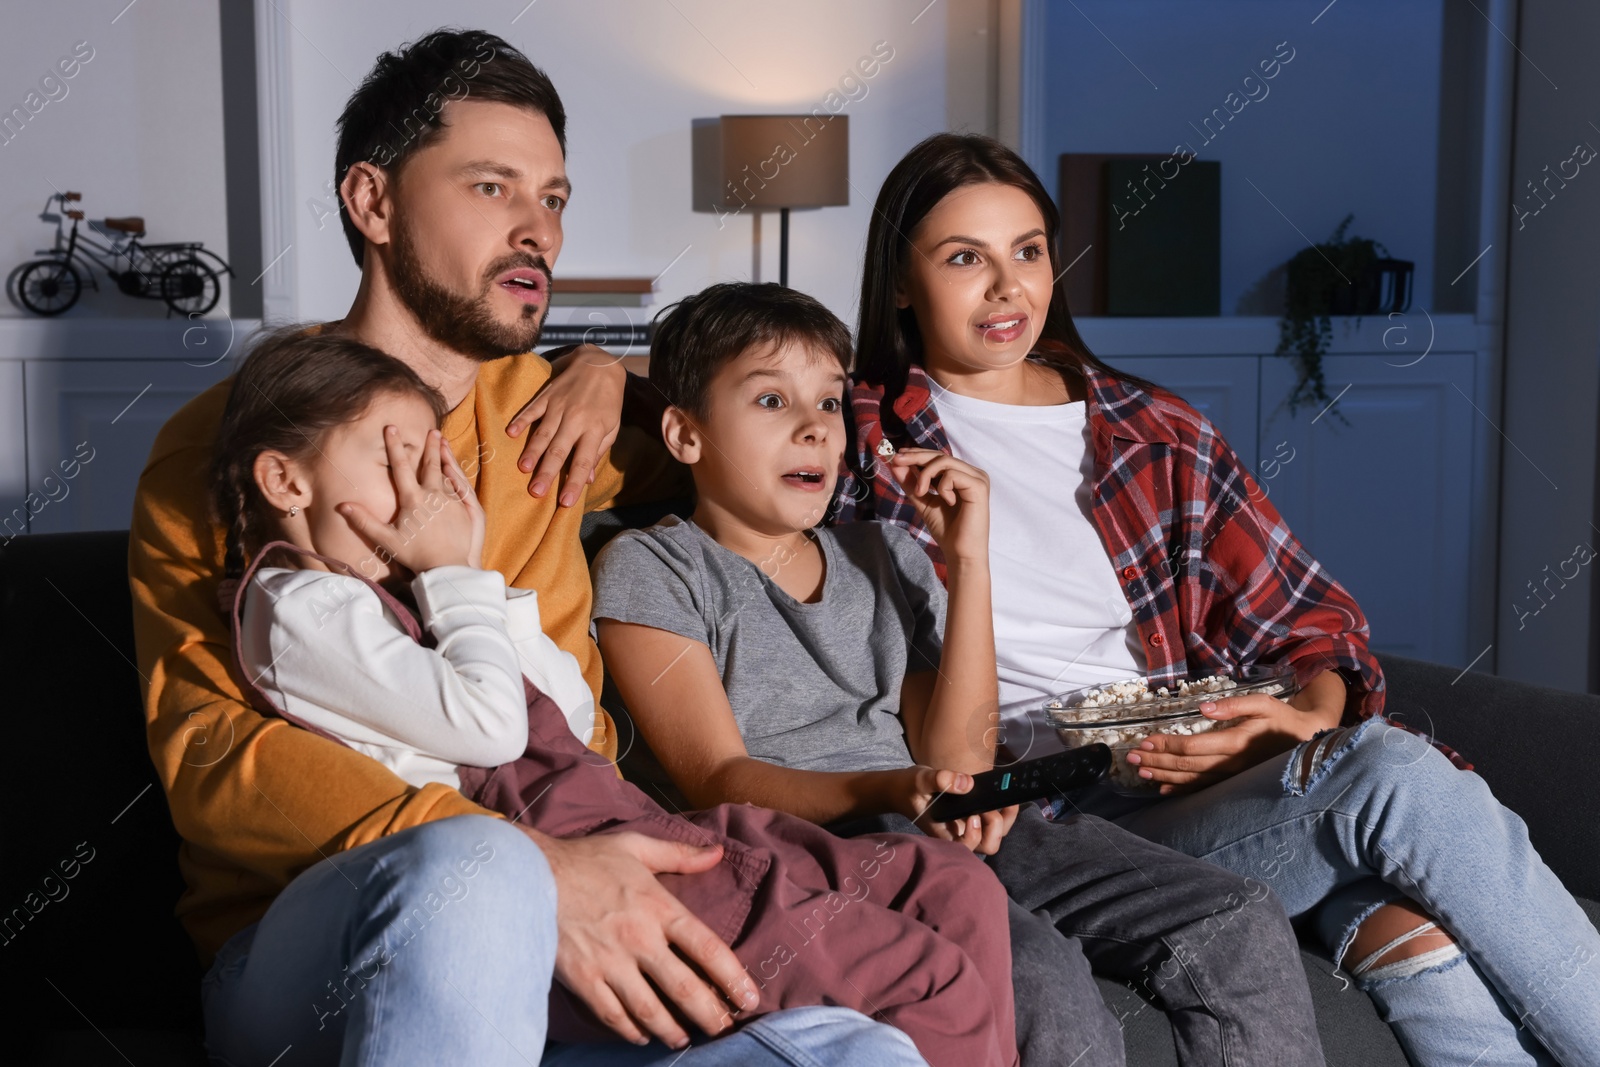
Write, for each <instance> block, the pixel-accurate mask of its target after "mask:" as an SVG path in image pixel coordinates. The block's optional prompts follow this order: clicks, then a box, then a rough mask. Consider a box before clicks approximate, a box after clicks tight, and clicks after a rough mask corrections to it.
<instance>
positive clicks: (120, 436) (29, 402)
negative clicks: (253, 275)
mask: <svg viewBox="0 0 1600 1067" xmlns="http://www.w3.org/2000/svg"><path fill="white" fill-rule="evenodd" d="M259 325H260V324H259V323H258V322H255V321H252V320H245V319H240V320H229V319H204V320H194V321H187V320H184V319H177V318H174V319H73V318H71V317H70V316H69V317H67V318H63V319H37V318H27V319H0V542H4V541H5V540H6V539H7V538H9V537H13V536H16V535H18V534H20V533H23V532H29V533H61V532H67V531H73V530H120V529H126V528H127V526H128V520H129V517H130V515H131V514H132V511H133V492H134V488H135V487H136V486H137V484H138V481H139V474H140V473H141V472H142V471H143V470H144V464H145V460H146V458H148V456H149V454H150V446H151V445H152V444H154V443H155V439H156V434H157V433H158V432H159V431H160V429H161V427H162V425H163V424H165V423H166V421H167V419H168V418H170V417H171V416H172V414H173V413H174V412H176V411H177V410H178V409H179V408H180V407H182V406H183V405H184V404H186V403H188V401H189V400H190V398H192V397H194V396H195V395H196V394H198V393H201V392H203V391H204V390H205V389H207V388H209V387H210V386H211V385H212V384H213V383H215V382H218V381H220V380H222V379H223V378H225V377H227V375H228V374H230V373H231V372H232V370H233V368H234V366H235V364H236V361H237V357H238V355H239V353H240V351H242V350H243V349H244V347H245V340H246V338H247V337H249V336H250V334H251V332H252V331H253V330H255V328H256V327H257V326H259Z"/></svg>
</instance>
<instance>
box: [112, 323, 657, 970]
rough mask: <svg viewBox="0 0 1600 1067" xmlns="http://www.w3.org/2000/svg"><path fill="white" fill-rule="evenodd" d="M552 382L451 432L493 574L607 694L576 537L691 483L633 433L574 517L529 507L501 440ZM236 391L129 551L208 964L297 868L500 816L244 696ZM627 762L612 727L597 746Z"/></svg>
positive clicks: (485, 377)
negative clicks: (226, 567)
mask: <svg viewBox="0 0 1600 1067" xmlns="http://www.w3.org/2000/svg"><path fill="white" fill-rule="evenodd" d="M549 377H550V365H549V364H548V363H546V362H545V361H544V360H543V359H541V358H539V357H538V356H535V355H531V354H530V355H525V356H516V357H512V358H508V359H502V360H497V361H494V362H491V363H487V364H485V365H484V366H483V367H482V368H481V370H480V371H479V374H478V379H477V383H476V385H475V387H474V389H473V391H472V392H471V393H470V394H469V395H468V396H467V397H466V399H465V400H463V401H462V402H461V403H460V404H459V405H457V406H456V408H455V409H454V410H453V411H451V412H450V413H449V414H448V415H447V416H446V417H445V422H444V427H443V431H444V437H445V440H446V441H447V442H448V443H449V445H450V448H451V450H452V451H453V452H454V453H455V456H456V458H457V459H458V460H460V462H461V466H462V469H463V470H465V471H466V472H467V474H468V476H469V477H471V478H472V479H473V482H474V486H475V488H476V490H477V494H478V498H479V499H480V500H481V501H482V503H483V507H484V511H485V512H486V513H487V515H488V531H487V535H486V538H485V541H484V547H483V564H484V567H486V568H487V569H490V570H496V571H499V572H500V573H501V574H502V575H503V576H504V577H505V579H506V582H507V583H508V584H510V585H512V586H515V587H518V588H522V589H537V590H538V592H539V611H540V615H541V617H542V621H543V623H544V627H545V632H546V633H548V634H549V635H550V637H551V638H552V639H553V640H554V641H555V642H556V644H558V645H560V646H561V647H562V648H563V649H565V650H567V651H568V652H571V653H572V654H573V655H574V656H576V657H577V659H578V663H579V664H580V666H582V668H583V673H584V677H585V679H586V680H587V681H588V682H589V685H590V687H591V688H592V689H593V690H594V691H595V701H596V705H597V706H598V704H599V696H600V681H601V668H600V652H599V649H597V648H596V647H595V644H594V642H593V641H592V640H591V639H590V638H589V606H590V599H591V591H590V586H589V569H588V565H587V562H586V560H585V559H584V554H583V548H582V545H581V544H580V542H579V539H578V533H579V525H580V523H581V522H582V519H583V515H584V513H585V512H586V511H592V510H597V509H600V508H605V507H609V506H610V505H611V504H612V503H614V502H616V500H617V498H618V494H619V493H620V492H621V490H622V486H623V474H622V471H623V470H624V469H626V470H628V472H629V475H628V477H629V480H630V482H636V483H637V484H639V485H641V486H645V487H648V488H650V489H651V490H653V491H654V492H653V493H652V494H651V495H656V496H666V495H669V494H670V493H672V492H681V491H682V490H683V488H684V487H685V486H686V485H687V482H686V480H683V479H682V468H677V470H676V472H674V473H671V474H670V475H669V468H670V467H672V466H675V465H673V464H672V462H671V460H670V459H669V458H668V457H667V455H666V451H665V449H663V448H662V447H661V445H660V443H659V442H658V441H654V440H652V439H651V438H650V437H648V436H647V435H646V434H644V433H642V432H640V431H638V430H633V429H629V428H624V430H623V431H622V433H621V434H620V435H619V436H618V438H617V442H616V444H615V445H614V446H613V447H612V449H611V452H610V454H609V455H608V456H607V457H606V458H605V459H604V460H603V461H602V462H601V464H600V467H599V469H598V470H597V471H596V473H595V480H594V484H593V485H590V486H588V487H587V490H586V492H585V493H584V495H582V496H580V498H579V500H578V503H577V504H576V505H575V506H573V507H570V508H562V507H558V506H557V504H556V497H557V490H558V488H559V486H557V487H553V488H552V489H551V490H550V491H549V492H547V493H546V494H545V495H544V497H543V498H542V499H539V498H535V497H532V496H530V495H529V494H528V491H527V486H528V479H529V476H528V475H527V474H524V473H523V472H522V471H520V470H518V469H517V458H518V456H519V455H521V452H522V443H523V440H524V439H525V437H526V435H524V437H522V438H515V439H513V438H510V437H507V436H506V434H505V426H506V424H507V423H509V422H510V421H511V419H512V417H513V416H514V415H515V414H516V412H517V411H518V410H519V409H520V408H521V407H522V405H523V404H525V403H526V402H527V401H528V400H529V399H530V398H531V397H532V396H533V395H534V394H535V393H536V392H537V391H538V390H539V388H540V387H541V386H542V385H544V383H545V382H546V381H547V380H548V378H549ZM232 384H233V379H232V378H229V379H228V380H226V381H223V382H219V383H218V384H217V385H215V386H213V387H212V388H210V389H208V390H206V391H205V392H204V393H202V394H200V395H199V396H197V397H195V398H194V399H193V400H191V401H190V402H189V403H188V404H186V405H184V407H183V408H182V409H181V410H180V411H179V412H178V413H177V414H175V415H173V417H172V418H171V420H169V421H168V422H167V424H166V425H165V426H164V427H162V430H161V433H160V434H159V435H158V436H157V438H156V442H155V445H154V447H153V448H152V449H151V452H150V459H149V462H148V463H147V464H146V465H145V469H144V472H143V474H141V475H140V478H139V487H138V493H137V495H136V497H135V500H134V507H133V518H132V523H131V527H132V528H131V537H130V544H129V553H128V574H129V583H130V585H131V587H132V591H133V616H134V636H135V641H136V644H137V647H138V658H139V671H140V673H141V674H142V675H143V676H144V679H145V681H144V683H143V686H144V698H145V720H146V728H147V733H148V739H149V744H150V755H151V758H152V759H153V760H154V761H155V766H156V771H157V773H158V774H159V775H160V776H161V781H162V784H163V785H164V786H165V787H166V790H167V802H168V804H169V805H170V807H171V809H172V818H173V821H174V823H175V824H176V826H177V829H178V833H179V835H180V836H182V838H183V842H184V843H183V845H182V847H181V849H180V851H179V857H178V862H179V866H180V868H181V869H182V871H183V875H184V879H185V881H186V882H187V883H188V890H187V891H186V892H185V893H184V895H183V897H182V899H181V900H180V901H179V903H178V916H179V918H180V919H181V920H182V922H183V924H184V926H185V928H186V929H187V930H188V931H189V933H190V936H192V937H193V938H194V940H195V943H196V945H197V946H198V948H199V950H200V954H201V956H202V958H203V959H205V960H206V961H208V962H209V960H210V958H211V957H212V956H213V955H214V954H215V952H216V950H217V949H218V948H220V947H221V945H222V943H223V942H224V941H226V940H227V939H228V938H229V937H231V936H232V935H233V934H235V933H236V932H238V931H239V930H242V929H243V928H244V927H246V926H248V925H249V924H250V923H252V922H255V921H256V920H257V919H259V918H260V917H261V916H262V914H263V913H264V912H265V911H266V910H267V906H268V905H269V904H271V903H272V900H273V898H274V897H275V896H277V894H278V893H279V892H280V891H281V890H282V889H283V888H284V887H285V886H287V885H288V884H289V882H290V881H291V880H292V879H293V878H294V877H295V876H296V875H298V874H299V873H300V872H301V871H304V870H305V869H306V868H308V867H310V866H311V865H312V864H314V863H316V862H317V861H318V860H320V859H323V858H325V857H327V856H331V855H333V854H334V853H336V852H340V851H343V850H344V849H348V848H354V847H355V846H357V845H362V844H365V843H367V842H369V841H373V840H376V839H377V838H379V837H382V836H383V835H385V834H390V833H394V832H395V831H397V830H404V829H407V828H409V827H412V826H417V825H419V824H421V823H424V822H428V821H429V820H432V819H442V818H447V817H449V816H452V815H461V814H467V813H476V814H493V813H492V812H489V811H487V810H486V809H484V808H481V807H479V806H478V805H476V804H474V803H472V802H471V801H469V800H467V799H466V798H465V797H463V796H462V795H461V794H460V793H459V792H457V791H456V790H454V789H451V788H449V787H447V786H442V785H427V786H424V787H422V788H420V789H416V788H413V787H411V786H409V785H407V784H406V783H405V782H404V781H402V780H401V779H400V778H398V777H397V776H395V774H393V773H392V772H391V771H390V770H388V769H387V768H386V767H384V766H383V765H382V764H380V763H378V762H377V761H376V760H373V759H369V758H368V757H366V756H363V755H361V754H360V753H357V752H355V751H353V750H351V749H348V748H345V747H343V746H340V745H338V744H335V743H334V742H332V741H328V740H325V739H324V738H321V737H318V736H317V735H315V734H313V733H310V732H308V731H306V730H301V729H299V728H297V727H294V726H291V725H290V724H289V723H287V722H284V721H283V720H282V719H278V718H272V717H266V716H263V715H261V714H260V713H259V712H257V711H256V710H255V709H254V708H253V707H252V706H250V705H249V704H248V703H247V702H246V701H245V699H244V698H243V696H242V694H241V690H240V688H239V685H238V683H237V681H236V676H235V674H234V673H233V667H232V662H233V652H232V644H231V639H230V632H229V628H228V624H227V622H226V620H225V619H224V618H223V616H222V615H221V613H220V612H219V610H218V608H217V599H216V594H217V584H218V582H219V581H220V579H221V574H222V556H223V531H222V529H221V527H219V526H218V525H217V524H216V523H215V522H214V521H213V520H212V519H211V518H210V513H209V507H208V497H207V477H208V470H209V465H210V462H211V454H212V443H213V441H214V440H215V437H216V432H217V428H218V424H219V423H220V421H221V418H222V410H223V407H224V405H225V404H226V402H227V398H228V391H229V389H230V388H231V387H232ZM592 747H594V748H595V749H596V750H597V751H600V752H603V753H604V754H606V755H607V756H608V757H614V755H615V750H616V739H615V736H614V731H613V729H612V727H611V723H610V720H609V719H607V720H606V721H605V723H604V724H603V725H602V728H601V729H600V730H599V731H597V733H596V735H595V741H594V743H593V745H592Z"/></svg>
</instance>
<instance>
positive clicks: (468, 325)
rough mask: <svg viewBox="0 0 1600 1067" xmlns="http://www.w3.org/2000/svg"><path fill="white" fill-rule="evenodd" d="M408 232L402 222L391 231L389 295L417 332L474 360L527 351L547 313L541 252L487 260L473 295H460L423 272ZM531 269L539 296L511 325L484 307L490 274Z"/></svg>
mask: <svg viewBox="0 0 1600 1067" xmlns="http://www.w3.org/2000/svg"><path fill="white" fill-rule="evenodd" d="M411 236H412V235H411V231H410V229H409V228H408V227H406V226H405V225H403V224H402V225H399V226H396V227H395V231H394V277H393V278H392V279H391V281H392V283H393V285H394V291H395V295H396V296H398V297H399V298H400V302H401V303H402V304H404V305H405V306H406V308H407V309H408V310H410V312H411V314H413V315H415V316H416V318H417V322H418V323H420V324H421V326H422V329H423V332H424V333H426V334H427V335H428V336H429V337H431V338H433V339H434V340H435V341H437V342H438V343H439V344H442V345H444V346H445V347H446V348H450V349H453V350H454V351H456V352H460V353H461V354H462V355H464V356H470V357H471V358H473V359H476V360H479V361H480V362H484V363H487V362H489V361H490V360H496V359H503V358H504V357H506V356H516V355H521V354H522V353H524V352H531V351H532V350H533V346H534V345H535V344H537V343H538V341H539V331H540V330H541V329H542V328H543V326H544V320H545V316H546V315H548V314H549V313H550V267H549V265H548V264H547V263H545V261H544V257H543V256H533V255H527V254H521V255H510V256H507V257H505V258H504V259H501V260H496V261H495V262H494V263H492V264H490V266H489V269H488V270H487V271H486V272H485V277H484V280H483V285H482V286H481V287H480V288H479V290H478V292H477V294H476V295H475V296H470V297H467V296H461V295H459V294H457V293H455V292H452V291H451V290H450V289H447V288H445V287H444V286H443V285H440V284H439V283H438V282H436V281H434V280H433V278H431V277H429V276H428V273H427V271H426V270H425V269H424V268H423V266H422V262H421V260H420V259H419V258H418V256H417V248H416V244H415V242H414V241H413V240H412V239H411ZM524 267H527V268H532V269H533V270H537V271H539V272H540V273H541V274H543V275H544V279H545V287H544V296H545V298H544V300H543V301H542V302H541V303H540V304H538V305H534V304H527V305H524V306H523V308H522V314H521V316H520V317H519V318H518V320H517V322H516V323H515V324H513V325H507V324H505V323H503V322H501V321H499V320H498V319H496V318H495V315H494V312H492V311H491V310H490V309H489V301H490V299H491V298H492V293H491V290H492V289H493V288H494V284H495V283H494V279H495V278H497V277H499V276H500V275H501V274H504V273H505V272H506V271H508V270H517V269H519V268H524Z"/></svg>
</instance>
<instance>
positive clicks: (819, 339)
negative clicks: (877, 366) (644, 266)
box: [650, 282, 854, 415]
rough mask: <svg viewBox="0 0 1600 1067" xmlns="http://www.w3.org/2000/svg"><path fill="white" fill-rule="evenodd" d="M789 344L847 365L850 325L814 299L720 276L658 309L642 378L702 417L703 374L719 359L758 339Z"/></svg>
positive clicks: (712, 371) (710, 374) (706, 384)
mask: <svg viewBox="0 0 1600 1067" xmlns="http://www.w3.org/2000/svg"><path fill="white" fill-rule="evenodd" d="M795 342H799V343H802V344H809V345H811V346H812V347H815V348H820V349H822V350H824V351H826V352H828V353H829V354H830V355H832V356H833V357H834V358H835V359H837V360H838V361H839V366H840V367H841V368H843V369H845V370H848V369H849V367H850V360H851V358H852V357H853V355H854V353H853V350H852V347H851V343H850V330H849V328H848V327H846V326H845V324H844V323H842V322H840V321H839V317H838V316H837V315H835V314H834V313H833V312H831V311H829V310H828V309H827V308H825V307H823V306H822V304H821V303H820V302H818V301H817V300H815V299H814V298H812V297H809V296H807V295H806V294H804V293H802V292H799V291H797V290H794V289H790V288H789V287H787V286H784V285H778V284H776V283H774V282H763V283H760V284H756V283H754V282H723V283H722V284H720V285H713V286H711V287H710V288H707V289H702V290H701V291H700V292H698V293H696V294H695V295H693V296H689V297H685V298H684V299H682V300H680V301H678V302H677V303H676V304H673V305H671V306H669V307H667V308H666V309H665V310H664V311H663V312H662V314H661V316H660V317H659V318H658V320H657V322H656V329H655V337H654V339H653V340H652V341H651V342H650V383H651V384H652V385H654V386H655V387H656V388H657V389H659V390H661V394H662V395H663V396H664V397H666V398H667V403H669V404H671V405H672V406H673V407H676V408H679V409H681V410H683V411H686V412H688V413H689V414H691V415H704V414H705V413H706V400H707V395H706V394H707V392H708V390H709V389H710V387H711V379H712V378H714V377H715V376H716V373H717V371H719V370H721V369H722V367H723V366H724V365H725V364H727V363H729V362H731V361H732V360H734V359H737V358H738V357H739V355H740V354H741V353H743V352H746V351H748V350H749V349H751V348H755V347H757V346H760V345H782V344H786V343H795Z"/></svg>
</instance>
